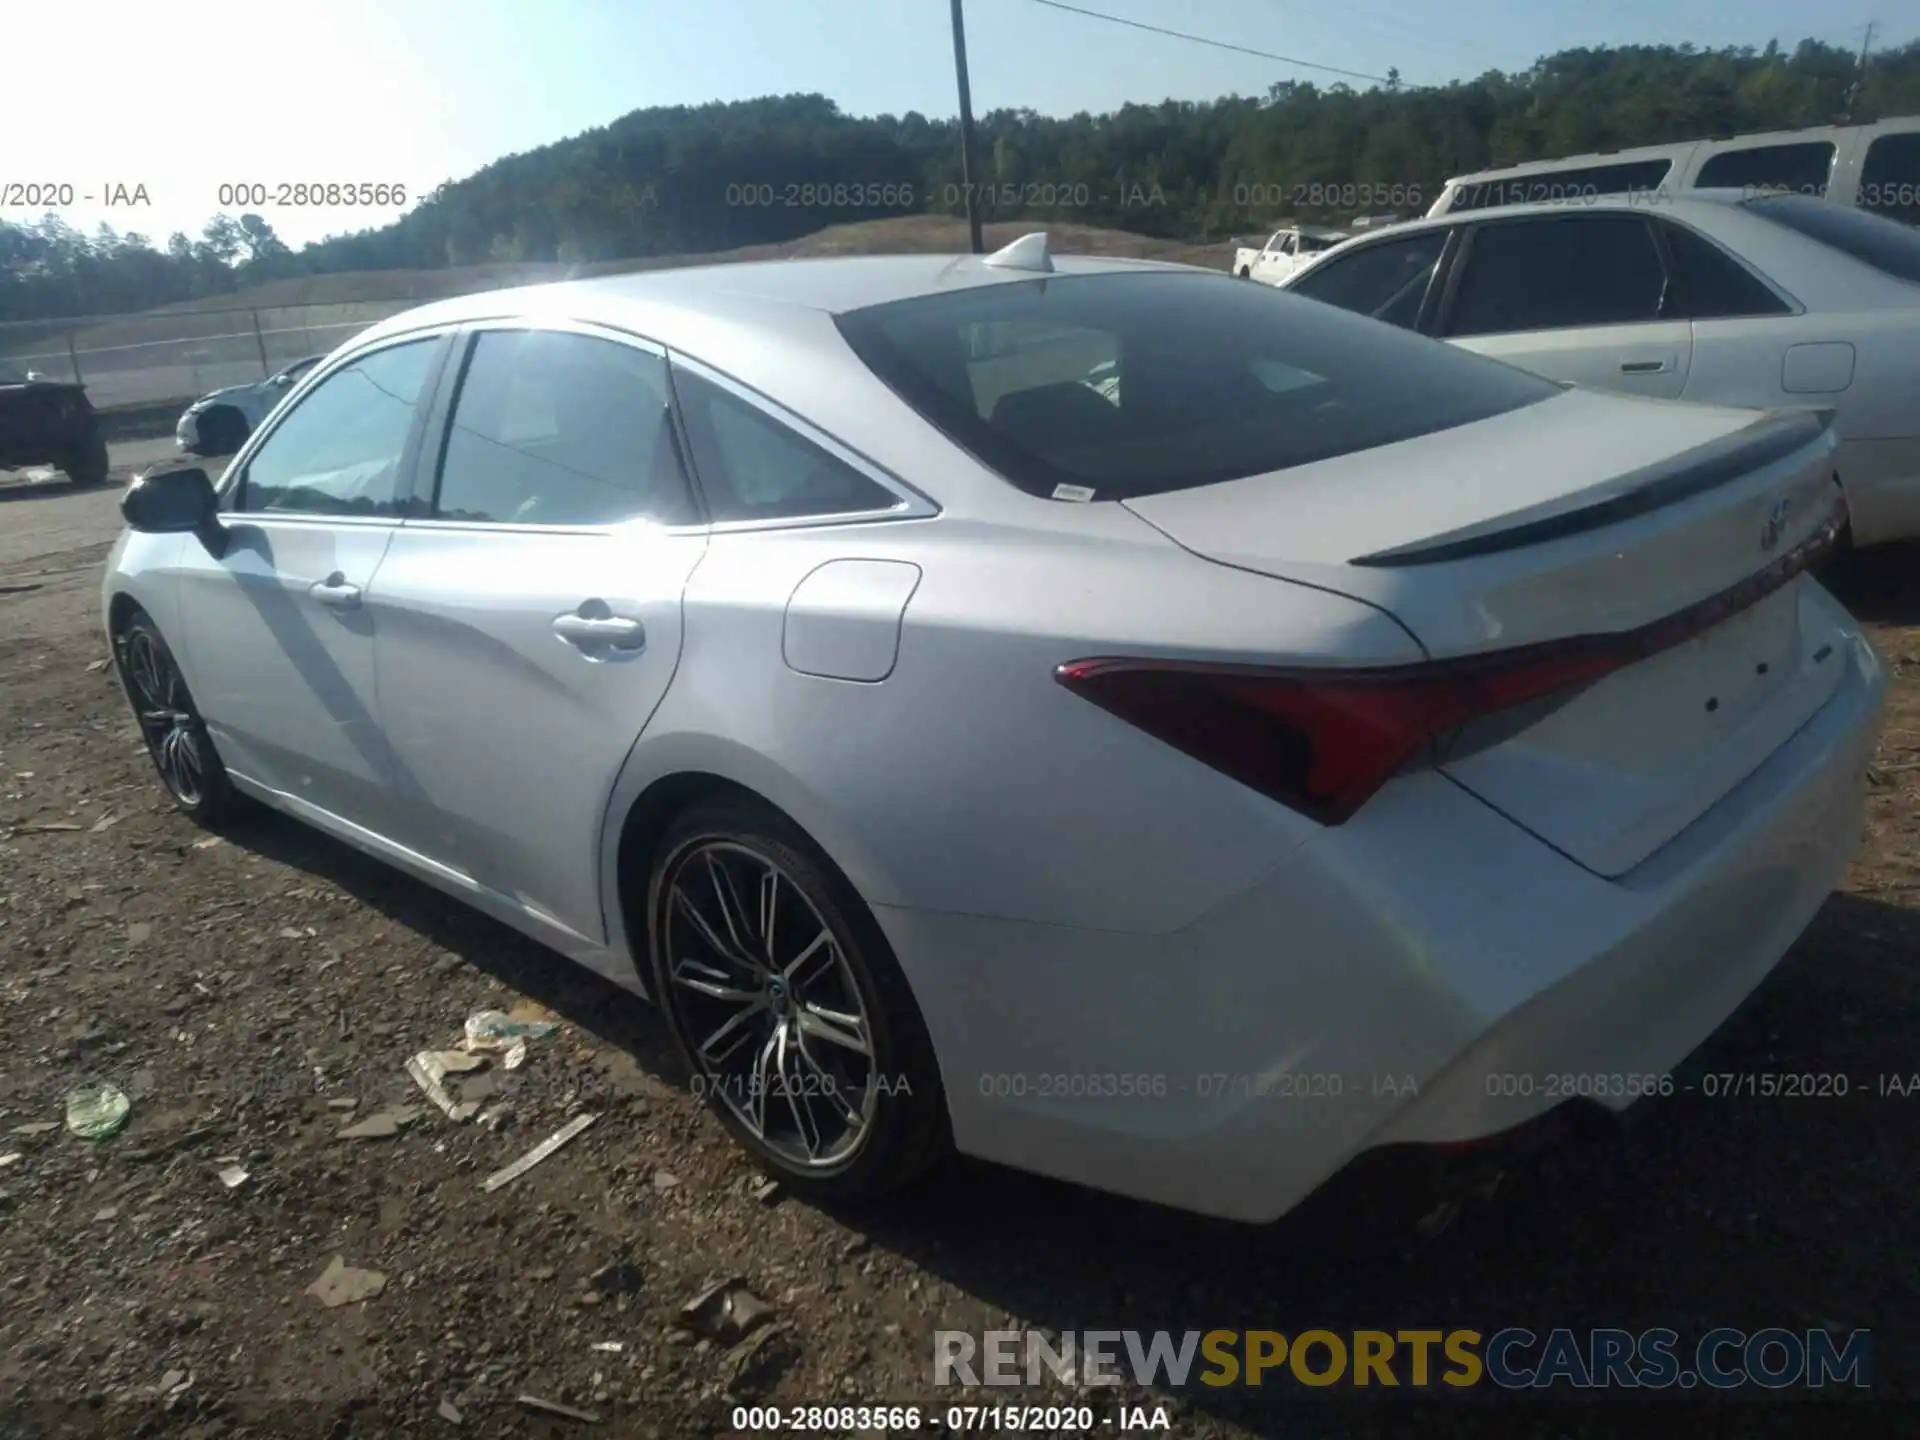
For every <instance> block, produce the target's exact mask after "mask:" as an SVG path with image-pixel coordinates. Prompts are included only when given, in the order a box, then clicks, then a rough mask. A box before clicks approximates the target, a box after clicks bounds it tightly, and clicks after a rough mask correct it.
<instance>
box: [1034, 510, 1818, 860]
mask: <svg viewBox="0 0 1920 1440" xmlns="http://www.w3.org/2000/svg"><path fill="white" fill-rule="evenodd" d="M1845 521H1846V507H1845V504H1844V502H1842V503H1839V504H1837V505H1836V506H1835V508H1834V512H1833V515H1832V516H1831V517H1830V518H1829V520H1828V522H1827V523H1826V524H1825V525H1823V526H1822V527H1821V528H1820V529H1819V530H1818V531H1816V532H1815V533H1814V534H1813V535H1812V536H1810V537H1809V538H1808V539H1807V540H1806V541H1804V542H1803V543H1802V544H1800V545H1798V546H1796V547H1795V548H1794V549H1793V550H1791V551H1789V552H1788V553H1786V554H1784V555H1782V556H1781V557H1780V558H1779V559H1777V560H1775V561H1774V562H1773V563H1772V564H1770V565H1768V566H1767V567H1766V568H1765V569H1764V570H1761V571H1760V572H1759V573H1757V574H1755V575H1752V576H1750V577H1748V578H1747V579H1746V580H1743V581H1741V582H1740V583H1739V584H1738V585H1735V586H1732V587H1730V588H1729V589H1727V590H1724V591H1722V592H1721V593H1720V594H1718V595H1713V596H1710V597H1708V598H1707V599H1706V600H1703V601H1701V602H1700V603H1699V604H1697V605H1692V606H1689V607H1688V608H1687V609H1685V610H1682V611H1679V612H1677V613H1675V614H1673V615H1669V616H1667V617H1666V618H1665V619H1662V620H1657V621H1655V622H1654V623H1653V624H1651V625H1647V626H1644V627H1643V628H1641V629H1639V630H1629V631H1623V632H1621V633H1620V634H1616V635H1583V636H1576V637H1574V638H1572V639H1567V640H1555V641H1550V642H1548V643H1546V644H1544V645H1529V646H1525V647H1523V648H1521V649H1517V650H1504V651H1498V652H1495V653H1493V654H1488V655H1474V656H1469V657H1467V658H1465V659H1461V660H1445V661H1437V662H1433V663H1429V664H1422V665H1404V666H1393V667H1382V668H1376V669H1370V670H1318V671H1316V670H1274V669H1267V668H1264V667H1259V666H1249V665H1215V664H1205V663H1198V662H1188V661H1178V660H1146V659H1115V658H1100V659H1089V660H1075V661H1072V662H1070V663H1068V664H1065V665H1061V666H1059V667H1058V668H1057V669H1056V670H1055V671H1054V678H1055V679H1057V680H1058V681H1059V682H1060V683H1061V684H1062V685H1064V686H1066V687H1067V688H1068V689H1069V690H1072V691H1073V692H1074V693H1075V694H1077V695H1080V696H1082V697H1084V698H1085V699H1088V700H1091V701H1092V702H1093V703H1094V704H1096V705H1098V706H1100V707H1101V708H1102V709H1104V710H1108V711H1111V712H1112V713H1113V714H1115V715H1117V716H1119V717H1120V718H1121V719H1122V720H1125V721H1127V722H1128V723H1129V724H1132V725H1137V726H1139V727H1140V728H1141V729H1142V730H1145V731H1146V732H1147V733H1148V734H1150V735H1153V736H1156V737H1157V738H1159V739H1161V740H1164V741H1165V742H1166V743H1167V744H1169V745H1172V746H1174V747H1175V748H1177V749H1180V750H1183V751H1185V752H1186V753H1187V754H1189V755H1191V756H1193V757H1194V758H1195V759H1196V760H1199V761H1202V762H1204V763H1205V764H1208V765H1211V766H1212V767H1213V768H1214V769H1216V770H1219V771H1220V772H1222V773H1223V774H1226V775H1231V776H1232V777H1233V778H1234V779H1236V780H1239V781H1240V782H1242V783H1243V784H1246V785H1250V786H1252V787H1253V788H1254V789H1256V790H1258V791H1260V792H1261V793H1262V794H1265V795H1269V796H1271V797H1272V798H1273V799H1275V800H1278V801H1280V802H1281V803H1282V804H1285V805H1290V806H1292V807H1293V808H1294V809H1296V810H1299V811H1301V812H1302V813H1304V814H1306V815H1309V816H1311V817H1312V818H1313V819H1315V820H1318V821H1320V822H1322V823H1323V824H1327V825H1338V824H1340V823H1341V822H1342V821H1344V820H1346V819H1348V818H1349V817H1350V816H1351V815H1352V814H1353V813H1354V812H1355V811H1356V810H1358V809H1359V808H1360V807H1361V806H1362V805H1364V804H1365V803H1366V802H1367V800H1368V799H1369V798H1370V797H1371V796H1372V795H1373V793H1374V792H1375V791H1377V790H1378V789H1379V788H1380V787H1381V786H1382V785H1384V784H1386V782H1387V781H1388V780H1389V779H1390V778H1391V777H1392V776H1393V774H1394V772H1396V771H1397V770H1399V769H1400V767H1401V766H1403V765H1405V764H1406V763H1407V762H1408V761H1409V760H1412V759H1413V758H1414V757H1415V756H1417V755H1418V754H1420V752H1421V751H1422V749H1423V748H1425V747H1426V746H1427V745H1428V744H1429V742H1431V741H1432V740H1434V739H1435V738H1436V737H1438V736H1441V735H1444V734H1446V733H1447V732H1448V731H1450V730H1453V729H1455V728H1457V727H1459V726H1461V725H1464V724H1465V723H1466V722H1468V721H1469V720H1475V719H1479V718H1480V717H1482V716H1486V715H1493V714H1497V713H1499V712H1500V711H1503V710H1511V709H1513V708H1514V707H1515V706H1519V705H1524V704H1527V703H1528V702H1529V701H1533V700H1539V699H1543V698H1545V697H1547V696H1549V695H1557V694H1560V693H1561V692H1563V691H1566V690H1571V689H1573V688H1575V687H1576V686H1580V685H1587V684H1591V683H1592V682H1593V681H1595V680H1598V679H1600V678H1601V677H1603V676H1605V675H1607V674H1610V673H1611V672H1613V671H1615V670H1619V669H1621V668H1623V667H1624V666H1627V665H1631V664H1633V663H1634V662H1635V661H1637V660H1642V659H1645V658H1646V657H1647V656H1649V655H1653V654H1656V653H1657V652H1659V651H1661V650H1667V649H1671V648H1672V647H1673V646H1675V645H1678V644H1680V643H1682V642H1683V641H1685V640H1689V639H1692V638H1693V637H1694V636H1695V635H1698V634H1700V633H1701V632H1702V631H1704V630H1707V629H1709V628H1711V627H1712V626H1714V625H1717V624H1719V623H1720V622H1721V621H1722V620H1724V619H1726V618H1727V617H1728V616H1729V615H1732V614H1734V613H1735V612H1737V611H1739V610H1743V609H1745V608H1747V607H1748V606H1750V605H1752V604H1754V603H1755V602H1756V601H1758V600H1760V599H1761V598H1762V597H1764V596H1766V595H1769V594H1771V593H1772V592H1773V591H1775V590H1778V589H1779V588H1780V587H1781V586H1783V585H1785V584H1786V583H1787V582H1788V581H1790V580H1792V579H1793V577H1794V576H1796V575H1798V574H1799V573H1800V572H1801V571H1803V570H1805V569H1806V568H1807V567H1808V566H1809V565H1811V564H1812V563H1814V561H1816V560H1818V559H1819V558H1820V556H1821V555H1823V554H1824V553H1826V551H1827V550H1828V549H1830V548H1831V547H1832V545H1833V543H1834V540H1835V539H1836V538H1837V536H1838V535H1839V533H1840V530H1841V528H1842V526H1843V525H1844V524H1845Z"/></svg>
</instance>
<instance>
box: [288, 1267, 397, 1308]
mask: <svg viewBox="0 0 1920 1440" xmlns="http://www.w3.org/2000/svg"><path fill="white" fill-rule="evenodd" d="M386 1288H387V1277H386V1276H385V1275H382V1274H381V1273H380V1272H379V1271H378V1270H357V1269H355V1268H354V1267H353V1266H351V1265H349V1264H347V1262H346V1259H345V1258H344V1257H343V1256H339V1255H336V1256H334V1257H333V1259H332V1260H331V1261H330V1262H329V1263H328V1265H327V1268H326V1269H325V1270H323V1271H321V1272H320V1278H319V1279H318V1280H316V1281H314V1282H313V1284H311V1285H309V1286H308V1287H307V1293H308V1294H309V1295H311V1296H313V1297H314V1299H316V1300H318V1301H319V1302H320V1303H321V1304H322V1305H324V1306H326V1307H327V1308H328V1309H329V1310H332V1309H335V1308H336V1307H338V1306H341V1305H352V1304H354V1303H356V1302H357V1301H361V1300H371V1299H373V1297H374V1296H376V1295H378V1294H379V1293H380V1292H381V1291H382V1290H384V1289H386Z"/></svg>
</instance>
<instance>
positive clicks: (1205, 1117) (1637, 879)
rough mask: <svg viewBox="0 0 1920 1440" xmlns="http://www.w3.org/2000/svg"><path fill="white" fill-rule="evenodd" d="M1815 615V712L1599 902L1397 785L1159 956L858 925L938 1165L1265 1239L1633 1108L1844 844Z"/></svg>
mask: <svg viewBox="0 0 1920 1440" xmlns="http://www.w3.org/2000/svg"><path fill="white" fill-rule="evenodd" d="M1823 599H1824V597H1823ZM1825 603H1827V604H1831V602H1830V601H1827V602H1825ZM1835 614H1836V617H1837V623H1839V624H1840V625H1841V627H1842V633H1843V635H1844V641H1843V642H1842V643H1843V647H1844V648H1843V649H1842V650H1841V653H1838V654H1836V656H1835V659H1836V661H1838V662H1840V663H1842V664H1844V665H1845V667H1846V674H1845V676H1844V678H1843V681H1842V683H1841V684H1840V686H1839V687H1838V688H1837V689H1836V691H1835V693H1834V695H1833V696H1832V698H1831V699H1830V700H1829V701H1828V702H1827V704H1826V705H1824V706H1823V707H1822V708H1821V709H1820V711H1819V712H1817V713H1816V714H1815V715H1814V717H1813V718H1812V719H1811V720H1809V721H1808V722H1807V723H1806V725H1805V726H1803V727H1802V729H1801V730H1800V731H1799V732H1797V733H1796V734H1795V735H1794V736H1793V737H1792V738H1791V739H1790V740H1789V741H1788V742H1787V743H1786V744H1785V745H1783V746H1782V747H1781V748H1780V749H1779V750H1778V751H1776V752H1775V754H1774V755H1773V756H1772V757H1771V758H1770V759H1769V760H1768V761H1767V762H1766V764H1764V765H1763V766H1762V767H1761V768H1760V769H1759V770H1758V771H1756V772H1755V773H1754V774H1752V775H1751V776H1749V777H1748V778H1747V779H1746V780H1745V781H1743V782H1742V783H1741V784H1740V785H1739V786H1737V787H1736V788H1735V789H1734V790H1733V791H1732V792H1731V793H1729V794H1728V795H1727V796H1726V797H1724V798H1723V799H1722V800H1721V801H1720V802H1719V803H1718V804H1717V805H1716V806H1715V807H1714V808H1713V809H1712V810H1710V811H1709V812H1708V813H1707V814H1706V815H1704V816H1703V817H1702V818H1701V819H1700V820H1698V821H1697V822H1695V824H1694V825H1692V826H1691V827H1690V828H1689V829H1688V830H1686V831H1685V832H1683V833H1682V834H1681V835H1680V836H1679V837H1678V838H1676V839H1675V840H1674V841H1672V842H1671V843H1670V844H1668V845H1667V846H1665V847H1664V848H1663V849H1661V850H1660V851H1659V852H1658V853H1656V854H1655V855H1654V856H1653V857H1651V858H1650V859H1649V860H1647V861H1646V862H1644V863H1643V864H1642V865H1640V866H1639V867H1637V868H1636V869H1635V870H1633V871H1631V872H1629V873H1628V874H1627V875H1625V876H1624V877H1621V878H1620V879H1618V880H1615V881H1607V880H1602V879H1600V878H1598V877H1596V876H1594V875H1592V874H1591V873H1589V872H1587V871H1585V870H1582V869H1580V868H1579V867H1577V866H1575V865H1574V864H1572V863H1571V862H1570V861H1568V860H1566V859H1564V858H1563V857H1561V856H1560V855H1558V854H1557V853H1555V852H1554V851H1552V850H1550V849H1548V848H1547V847H1546V846H1544V845H1542V844H1541V843H1540V842H1539V841H1537V840H1535V839H1534V838H1533V837H1531V836H1530V835H1528V834H1526V833H1525V832H1523V831H1521V830H1520V829H1519V828H1518V827H1516V826H1514V825H1513V824H1511V823H1510V822H1508V821H1507V820H1505V819H1504V818H1502V817H1501V816H1499V815H1498V814H1496V813H1495V812H1493V811H1492V810H1490V809H1488V808H1487V807H1486V806H1484V805H1482V804H1481V803H1480V802H1478V801H1477V800H1474V799H1473V798H1472V797H1471V796H1469V795H1467V794H1466V793H1465V792H1464V791H1462V790H1460V789H1459V788H1458V787H1457V786H1455V785H1453V784H1452V783H1451V782H1449V781H1447V780H1445V779H1443V778H1442V777H1440V776H1438V775H1434V774H1422V775H1413V776H1408V777H1404V778H1403V779H1402V780H1401V781H1399V782H1396V783H1395V784H1394V785H1393V786H1390V787H1389V788H1388V789H1387V790H1386V791H1383V792H1382V793H1381V794H1380V795H1379V796H1378V797H1376V799H1375V801H1374V802H1373V804H1371V805H1369V807H1368V808H1367V809H1366V810H1365V811H1363V812H1362V813H1361V815H1360V816H1358V817H1356V818H1355V819H1354V820H1353V821H1351V822H1349V823H1348V824H1347V825H1345V826H1342V827H1339V828H1338V829H1333V830H1327V831H1324V832H1322V833H1321V834H1320V835H1319V836H1317V837H1316V838H1315V839H1314V840H1313V841H1311V842H1310V843H1309V844H1307V845H1306V846H1304V847H1303V848H1302V849H1301V850H1300V851H1298V852H1297V853H1296V854H1294V855H1293V856H1292V857H1290V858H1289V859H1288V860H1286V861H1285V862H1284V863H1282V864H1281V865H1280V866H1279V867H1278V868H1277V869H1276V870H1275V871H1274V872H1272V873H1271V874H1270V875H1269V876H1268V877H1267V878H1266V879H1265V880H1263V881H1262V882H1260V883H1259V884H1257V885H1255V886H1254V887H1252V888H1251V889H1250V890H1249V891H1247V892H1245V893H1243V894H1241V895H1239V896H1237V897H1235V898H1234V899H1232V900H1230V901H1228V902H1227V903H1225V904H1223V905H1221V906H1220V907H1218V908H1217V909H1215V910H1214V911H1212V912H1211V913H1209V914H1208V915H1206V916H1204V917H1203V918H1202V919H1201V920H1200V921H1198V922H1196V923H1195V924H1193V925H1191V926H1189V927H1188V928H1187V929H1185V930H1183V931H1180V932H1177V933H1175V934H1171V935H1134V934H1120V933H1115V932H1104V931H1094V930H1079V929H1066V928H1063V927H1048V926H1039V925H1032V924H1025V923H1020V922H1013V921H1002V920H993V919H986V918H982V917H978V916H963V915H954V914H948V913H933V912H928V911H922V910H908V909H901V908H895V907H875V909H876V914H877V915H878V917H879V919H880V922H881V924H882V926H883V927H884V928H885V929H886V931H887V933H888V936H889V938H890V940H891V941H892V943H893V946H894V949H895V952H896V954H898V955H899V957H900V960H901V963H902V965H903V967H904V968H905V969H906V970H907V972H908V976H909V978H910V980H911V981H912V983H913V986H914V989H915V993H916V995H917V996H918V998H919V1001H920V1004H921V1008H922V1010H923V1012H924V1013H925V1014H926V1017H927V1020H928V1024H929V1028H930V1030H931V1031H932V1034H933V1039H934V1043H935V1046H936V1049H937V1051H938V1053H939V1055H940V1059H941V1070H942V1076H943V1080H944V1083H945V1086H946V1090H947V1096H948V1105H949V1110H950V1113H951V1118H952V1122H953V1133H954V1138H955V1141H956V1143H957V1144H958V1146H959V1147H960V1148H961V1149H962V1150H964V1151H966V1152H968V1153H971V1154H976V1155H979V1156H982V1157H984V1158H988V1159H992V1160H997V1161H1000V1162H1003V1163H1006V1164H1011V1165H1015V1166H1018V1167H1021V1168H1024V1169H1029V1170H1034V1171H1038V1172H1041V1173H1044V1174H1050V1175H1054V1176H1057V1177H1060V1178H1062V1179H1067V1180H1073V1181H1078V1182H1081V1183H1085V1184H1089V1185H1093V1186H1096V1187H1098V1188H1101V1189H1107V1190H1113V1191H1118V1192H1120V1193H1124V1194H1129V1195H1134V1196H1137V1197H1139V1198H1142V1199H1146V1200H1153V1201H1158V1202H1162V1203H1165V1204H1170V1205H1175V1206H1180V1207H1182V1208H1187V1209H1192V1210H1198V1211H1202V1212H1205V1213H1209V1214H1214V1215H1220V1216H1224V1217H1228V1218H1233V1219H1240V1220H1248V1221H1267V1220H1271V1219H1274V1218H1277V1217H1278V1216H1280V1215H1281V1214H1284V1213H1285V1212H1286V1211H1287V1210H1289V1209H1290V1208H1292V1207H1293V1206H1294V1205H1295V1204H1296V1203H1297V1202H1298V1201H1299V1200H1301V1199H1302V1198H1303V1197H1304V1196H1305V1195H1307V1194H1308V1193H1309V1192H1310V1191H1312V1190H1313V1189H1314V1188H1315V1187H1316V1186H1318V1185H1319V1184H1320V1183H1321V1182H1322V1181H1324V1180H1325V1179H1327V1178H1328V1177H1329V1176H1331V1175H1332V1174H1333V1173H1334V1172H1336V1171H1337V1170H1339V1169H1340V1168H1341V1167H1342V1166H1344V1165H1346V1164H1347V1163H1348V1162H1349V1161H1350V1160H1352V1159H1353V1158H1354V1157H1355V1156H1356V1155H1358V1154H1360V1153H1361V1152H1362V1151H1365V1150H1367V1149H1369V1148H1371V1147H1375V1146H1382V1145H1397V1144H1408V1143H1411V1144H1433V1143H1446V1142H1458V1141H1464V1140H1470V1139H1473V1138H1475V1137H1480V1136H1487V1135H1493V1134H1496V1133H1499V1132H1503V1131H1506V1130H1509V1129H1511V1128H1513V1127H1516V1126H1520V1125H1523V1124H1525V1123H1526V1122H1527V1121H1529V1120H1531V1119H1533V1118H1534V1117H1536V1116H1539V1115H1542V1114H1545V1113H1546V1112H1548V1111H1550V1110H1552V1109H1554V1108H1555V1107H1556V1106H1557V1105H1559V1104H1561V1103H1562V1102H1563V1101H1566V1100H1572V1099H1579V1100H1583V1101H1590V1102H1597V1103H1598V1104H1599V1105H1601V1106H1604V1107H1607V1108H1609V1109H1613V1110H1621V1109H1624V1108H1625V1107H1626V1106H1628V1105H1629V1104H1631V1103H1632V1102H1633V1100H1634V1099H1636V1098H1638V1097H1639V1096H1640V1095H1642V1094H1645V1093H1659V1092H1660V1090H1661V1089H1662V1088H1663V1087H1662V1082H1661V1077H1662V1076H1666V1075H1668V1074H1670V1072H1671V1071H1672V1069H1673V1067H1674V1066H1675V1065H1676V1064H1678V1062H1679V1061H1681V1060H1682V1059H1683V1058H1684V1057H1685V1056H1686V1055H1687V1054H1688V1053H1689V1052H1690V1051H1691V1050H1693V1049H1694V1048H1695V1047H1696V1046H1697V1045H1698V1044H1699V1043H1700V1042H1701V1041H1702V1040H1704V1039H1705V1038H1706V1037H1707V1036H1708V1035H1709V1034H1711V1033H1712V1032H1713V1031H1714V1030H1715V1029H1716V1028H1718V1026H1719V1025H1720V1024H1721V1023H1722V1022H1723V1021H1724V1020H1725V1019H1726V1017H1727V1016H1728V1015H1729V1014H1731V1013H1732V1011H1733V1010H1734V1009H1735V1008H1736V1007H1737V1006H1738V1005H1739V1003H1740V1002H1741V1001H1742V1000H1743V999H1744V998H1745V997H1746V996H1747V995H1748V994H1749V993H1751V992H1752V990H1753V989H1754V988H1755V987H1756V986H1757V985H1758V984H1759V983H1760V981H1761V979H1762V978H1763V977H1764V976H1765V975H1766V973H1767V972H1768V971H1769V970H1770V969H1771V968H1772V967H1773V966H1774V965H1775V964H1776V963H1777V962H1778V960H1779V959H1780V957H1781V956H1782V955H1783V954H1784V953H1785V952H1786V951H1787V949H1788V947H1789V946H1790V945H1791V944H1792V943H1793V941H1794V940H1795V938H1796V937H1797V936H1798V935H1799V934H1800V932H1801V931H1802V930H1803V929H1804V928H1805V926H1806V924H1807V923H1808V921H1809V920H1810V919H1811V918H1812V916H1813V915H1814V913H1815V912H1816V911H1817V910H1818V909H1819V907H1820V905H1821V904H1822V903H1823V902H1824V900H1825V898H1826V896H1827V895H1828V893H1829V892H1830V891H1831V890H1832V888H1833V886H1834V884H1835V883H1836V882H1837V881H1838V880H1839V879H1840V878H1841V876H1842V875H1843V873H1844V871H1845V869H1846V865H1847V862H1848V860H1849V858H1850V856H1851V854H1852V851H1853V848H1854V846H1855V844H1856V843H1857V841H1858V838H1859V835H1860V832H1861V827H1862V809H1863V795H1864V788H1865V770H1866V767H1867V763H1868V761H1869V759H1870V757H1871V754H1872V750H1873V744H1874V740H1875V736H1876V734H1877V731H1878V728H1879V715H1880V710H1881V706H1882V703H1883V699H1884V694H1885V679H1884V676H1883V674H1882V671H1881V667H1880V663H1879V661H1878V659H1877V657H1876V656H1875V655H1874V654H1873V651H1872V649H1871V647H1870V646H1869V645H1868V644H1867V642H1866V641H1865V639H1864V638H1863V637H1861V636H1860V635H1859V633H1858V631H1857V629H1855V628H1854V627H1853V626H1852V625H1851V623H1850V622H1847V621H1845V619H1844V616H1840V615H1839V612H1838V611H1837V607H1835Z"/></svg>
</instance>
